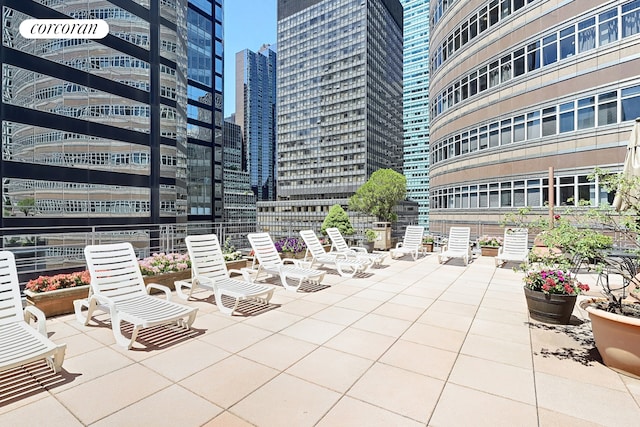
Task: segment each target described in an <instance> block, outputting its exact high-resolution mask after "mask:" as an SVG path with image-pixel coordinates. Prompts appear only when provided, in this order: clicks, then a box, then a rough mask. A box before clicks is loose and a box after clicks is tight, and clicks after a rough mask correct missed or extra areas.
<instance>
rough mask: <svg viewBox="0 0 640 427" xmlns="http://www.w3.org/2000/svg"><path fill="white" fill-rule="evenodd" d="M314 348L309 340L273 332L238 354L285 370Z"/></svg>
mask: <svg viewBox="0 0 640 427" xmlns="http://www.w3.org/2000/svg"><path fill="white" fill-rule="evenodd" d="M316 348H317V346H316V345H315V344H312V343H310V342H307V341H302V340H299V339H296V338H292V337H290V336H287V335H282V334H274V335H271V336H269V337H268V338H265V339H263V340H261V341H259V342H257V343H255V344H253V345H252V346H250V347H248V348H246V349H245V350H243V351H241V352H240V353H239V355H240V356H242V357H246V358H248V359H251V360H254V361H256V362H258V363H262V364H263V365H266V366H269V367H271V368H274V369H278V370H285V369H287V368H288V367H289V366H291V365H292V364H294V363H295V362H297V361H298V360H300V359H302V358H303V357H304V356H305V355H307V354H308V353H311V352H312V351H313V350H315V349H316Z"/></svg>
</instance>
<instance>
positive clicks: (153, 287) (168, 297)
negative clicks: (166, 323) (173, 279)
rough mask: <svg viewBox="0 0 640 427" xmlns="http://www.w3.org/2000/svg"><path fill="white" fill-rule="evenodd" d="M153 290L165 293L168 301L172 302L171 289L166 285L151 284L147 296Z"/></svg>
mask: <svg viewBox="0 0 640 427" xmlns="http://www.w3.org/2000/svg"><path fill="white" fill-rule="evenodd" d="M151 289H158V290H160V291H162V292H164V295H165V297H166V298H167V301H171V289H169V288H168V287H166V286H164V285H160V284H158V283H149V284H148V285H147V294H148V293H149V291H150V290H151Z"/></svg>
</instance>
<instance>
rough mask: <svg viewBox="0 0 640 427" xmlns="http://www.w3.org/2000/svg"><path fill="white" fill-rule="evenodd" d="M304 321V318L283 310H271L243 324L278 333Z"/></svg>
mask: <svg viewBox="0 0 640 427" xmlns="http://www.w3.org/2000/svg"><path fill="white" fill-rule="evenodd" d="M301 319H303V317H302V316H298V315H296V314H291V313H287V312H284V311H281V310H271V311H268V312H266V313H262V314H260V315H258V316H253V317H251V318H249V319H247V320H245V321H244V322H243V323H244V324H245V325H250V326H255V327H256V328H262V329H266V330H268V331H271V332H278V331H281V330H283V329H284V328H286V327H287V326H291V325H293V324H294V323H296V322H298V321H300V320H301Z"/></svg>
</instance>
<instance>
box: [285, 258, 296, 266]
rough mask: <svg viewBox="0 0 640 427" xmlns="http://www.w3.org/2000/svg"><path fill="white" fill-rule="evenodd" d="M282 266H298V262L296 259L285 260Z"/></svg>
mask: <svg viewBox="0 0 640 427" xmlns="http://www.w3.org/2000/svg"><path fill="white" fill-rule="evenodd" d="M282 264H293V265H296V266H297V265H298V260H297V259H294V258H284V259H283V260H282Z"/></svg>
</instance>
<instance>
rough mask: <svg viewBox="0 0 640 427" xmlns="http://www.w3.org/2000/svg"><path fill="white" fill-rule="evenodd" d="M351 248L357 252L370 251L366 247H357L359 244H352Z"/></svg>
mask: <svg viewBox="0 0 640 427" xmlns="http://www.w3.org/2000/svg"><path fill="white" fill-rule="evenodd" d="M349 249H351V250H352V251H355V252H363V253H365V254H366V253H368V252H367V250H366V249H365V248H360V247H357V246H351V247H350V248H349Z"/></svg>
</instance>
